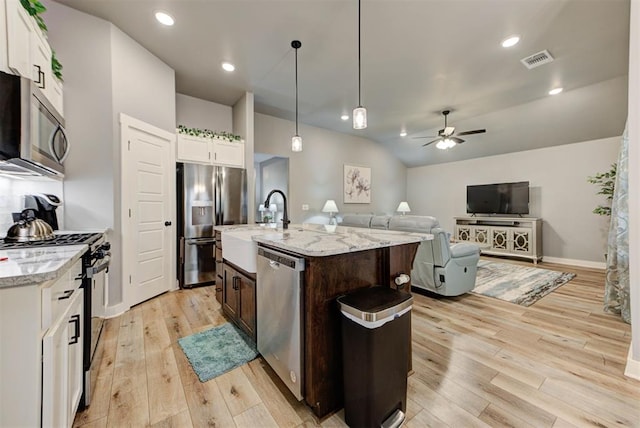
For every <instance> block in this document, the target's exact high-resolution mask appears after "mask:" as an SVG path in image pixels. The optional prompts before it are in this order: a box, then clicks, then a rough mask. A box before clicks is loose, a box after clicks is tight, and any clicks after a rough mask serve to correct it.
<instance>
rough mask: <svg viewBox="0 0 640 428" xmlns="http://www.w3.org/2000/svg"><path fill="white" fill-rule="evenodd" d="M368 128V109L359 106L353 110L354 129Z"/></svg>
mask: <svg viewBox="0 0 640 428" xmlns="http://www.w3.org/2000/svg"><path fill="white" fill-rule="evenodd" d="M366 127H367V109H366V108H364V107H362V106H358V107H356V108H354V109H353V129H365V128H366Z"/></svg>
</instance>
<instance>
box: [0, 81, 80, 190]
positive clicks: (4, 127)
mask: <svg viewBox="0 0 640 428" xmlns="http://www.w3.org/2000/svg"><path fill="white" fill-rule="evenodd" d="M64 125H65V123H64V119H63V118H62V117H61V116H60V114H59V113H58V112H57V111H56V109H55V108H54V107H53V106H52V105H51V103H50V102H49V101H48V100H47V99H46V98H45V96H44V94H43V93H42V91H41V90H40V89H39V88H38V87H37V86H36V84H35V83H34V82H32V81H31V80H29V79H26V78H24V77H20V76H14V75H12V74H6V73H2V72H0V172H5V173H9V174H17V175H38V176H49V177H53V178H58V179H61V178H63V177H64V166H63V163H64V160H65V159H66V158H67V156H68V154H69V149H70V145H69V140H67V135H66V133H65V129H64Z"/></svg>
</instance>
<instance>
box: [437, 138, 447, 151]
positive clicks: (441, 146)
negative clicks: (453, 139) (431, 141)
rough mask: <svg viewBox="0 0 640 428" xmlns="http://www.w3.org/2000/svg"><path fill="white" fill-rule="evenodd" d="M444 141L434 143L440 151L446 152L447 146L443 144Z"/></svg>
mask: <svg viewBox="0 0 640 428" xmlns="http://www.w3.org/2000/svg"><path fill="white" fill-rule="evenodd" d="M445 141H446V140H440V141H438V142H437V143H436V147H437V148H439V149H440V150H447V149H448V148H449V145H448V144H447V143H446V142H445Z"/></svg>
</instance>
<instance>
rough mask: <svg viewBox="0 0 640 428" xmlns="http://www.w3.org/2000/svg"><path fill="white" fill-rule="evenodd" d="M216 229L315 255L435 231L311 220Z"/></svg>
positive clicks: (389, 243) (415, 238)
mask: <svg viewBox="0 0 640 428" xmlns="http://www.w3.org/2000/svg"><path fill="white" fill-rule="evenodd" d="M215 229H216V230H220V231H222V232H225V231H246V232H247V234H248V235H251V239H252V240H253V241H255V242H257V243H259V244H264V245H267V246H270V247H274V248H279V249H282V250H285V251H289V252H292V253H295V254H301V255H305V256H312V257H323V256H331V255H336V254H344V253H352V252H356V251H364V250H371V249H375V248H383V247H390V246H394V245H402V244H409V243H414V242H421V241H426V240H431V239H433V235H431V234H428V233H409V232H400V231H394V230H378V229H368V228H360V227H345V226H332V225H322V224H308V223H305V224H291V225H289V229H287V230H283V229H282V227H278V228H276V227H269V226H265V225H231V226H216V227H215ZM251 232H255V234H251ZM223 251H224V249H223Z"/></svg>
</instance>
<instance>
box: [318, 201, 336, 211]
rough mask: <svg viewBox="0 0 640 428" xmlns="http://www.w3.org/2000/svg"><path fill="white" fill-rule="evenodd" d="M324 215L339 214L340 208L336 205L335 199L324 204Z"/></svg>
mask: <svg viewBox="0 0 640 428" xmlns="http://www.w3.org/2000/svg"><path fill="white" fill-rule="evenodd" d="M322 212H323V213H337V212H338V206H337V205H336V201H334V200H333V199H328V200H327V202H325V203H324V207H322Z"/></svg>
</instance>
